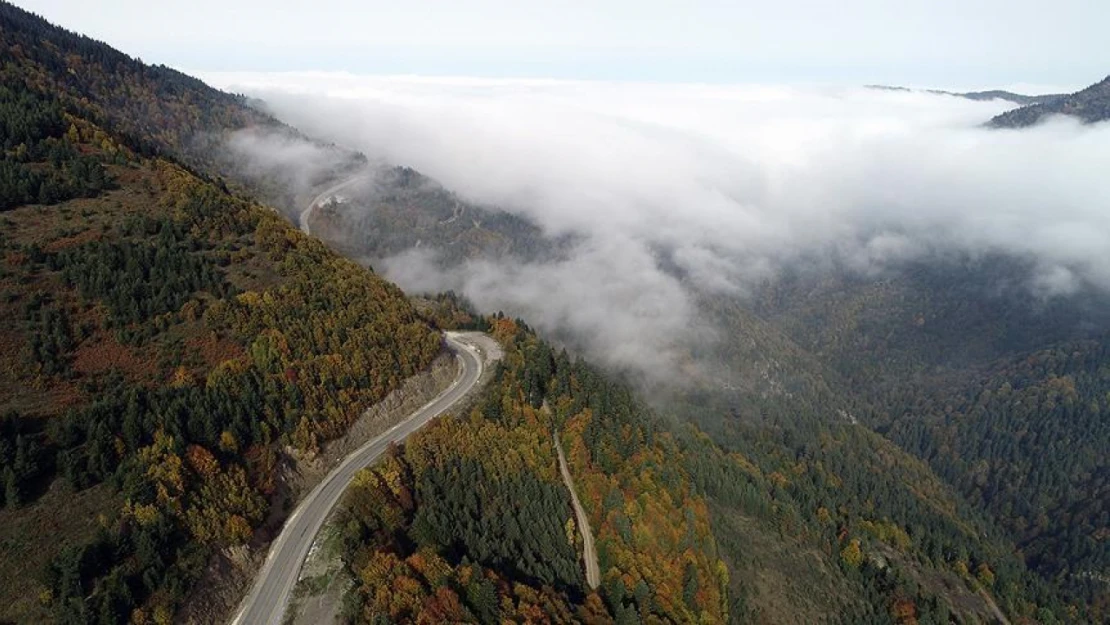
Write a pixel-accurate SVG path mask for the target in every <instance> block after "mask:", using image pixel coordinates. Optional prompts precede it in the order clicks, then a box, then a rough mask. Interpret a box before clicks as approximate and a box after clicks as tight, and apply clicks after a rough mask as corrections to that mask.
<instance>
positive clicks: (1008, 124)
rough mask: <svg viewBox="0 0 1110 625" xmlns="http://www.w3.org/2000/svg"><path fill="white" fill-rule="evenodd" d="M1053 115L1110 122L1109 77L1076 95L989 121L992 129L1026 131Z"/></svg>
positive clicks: (1013, 111) (1086, 121)
mask: <svg viewBox="0 0 1110 625" xmlns="http://www.w3.org/2000/svg"><path fill="white" fill-rule="evenodd" d="M1050 115H1069V116H1071V117H1075V118H1077V119H1079V120H1080V121H1082V122H1084V123H1087V124H1093V123H1095V122H1101V121H1105V120H1107V119H1110V76H1107V77H1106V78H1104V79H1103V80H1101V81H1099V82H1097V83H1095V84H1093V85H1091V86H1090V87H1087V88H1086V89H1083V90H1081V91H1076V92H1075V93H1072V94H1069V95H1065V96H1061V97H1059V98H1056V99H1053V100H1050V101H1048V102H1039V103H1036V104H1031V105H1029V106H1023V107H1022V108H1019V109H1014V110H1012V111H1007V112H1005V113H1002V114H1001V115H998V116H996V117H994V118H993V119H991V120H990V122H989V123H988V125H989V126H991V127H992V128H1025V127H1028V126H1033V125H1035V124H1037V123H1038V122H1040V121H1041V120H1043V119H1044V118H1045V117H1048V116H1050Z"/></svg>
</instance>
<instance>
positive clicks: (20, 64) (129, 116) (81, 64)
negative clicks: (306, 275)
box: [0, 0, 365, 214]
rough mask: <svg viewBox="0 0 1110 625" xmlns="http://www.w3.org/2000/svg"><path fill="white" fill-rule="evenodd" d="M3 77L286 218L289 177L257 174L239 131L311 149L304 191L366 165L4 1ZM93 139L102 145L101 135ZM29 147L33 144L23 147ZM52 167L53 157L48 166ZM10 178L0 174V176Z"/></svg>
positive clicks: (292, 191)
mask: <svg viewBox="0 0 1110 625" xmlns="http://www.w3.org/2000/svg"><path fill="white" fill-rule="evenodd" d="M0 68H2V69H0V73H2V76H3V77H4V80H5V81H7V80H12V81H15V82H16V83H19V84H23V85H26V86H27V87H29V88H31V89H32V90H33V91H35V92H36V93H43V94H49V96H50V98H51V99H54V100H56V101H57V102H58V103H59V104H61V105H63V106H64V107H65V108H66V110H68V111H69V112H71V113H73V114H76V115H79V116H81V117H82V118H84V119H86V120H88V121H90V122H91V123H94V124H96V125H97V127H98V128H100V129H101V130H103V131H106V132H109V133H111V134H112V136H114V137H116V139H117V140H118V142H121V143H123V144H125V145H126V146H127V147H128V149H130V150H132V151H134V152H135V153H137V154H139V155H142V156H157V155H161V156H169V157H172V158H174V159H175V160H177V161H179V162H181V163H183V164H184V165H186V166H188V167H190V168H192V169H195V170H198V171H200V172H203V173H204V174H206V175H208V176H209V177H212V178H213V179H216V180H218V183H219V184H221V185H224V184H230V185H231V186H233V187H234V188H236V189H239V190H243V191H246V192H248V193H250V194H252V195H256V196H258V197H260V198H262V199H264V200H265V201H267V202H269V203H272V204H273V205H274V206H276V207H277V208H278V209H279V210H283V211H289V214H292V213H293V212H294V211H296V210H299V207H298V204H297V202H299V201H301V200H303V199H304V198H303V197H301V196H300V195H298V192H300V193H305V192H307V189H299V188H297V185H292V184H290V178H291V176H290V172H289V171H285V170H279V171H270V170H267V169H259V168H257V167H255V166H254V165H253V164H252V163H249V162H246V160H245V159H244V158H243V157H242V155H241V154H237V153H236V152H234V151H232V150H229V149H228V141H229V139H230V138H231V137H232V136H235V133H242V132H253V133H256V134H262V135H264V136H266V137H269V138H270V140H271V141H274V142H277V143H278V144H280V143H281V142H283V141H296V142H298V143H300V144H305V145H313V146H314V149H315V150H316V157H317V159H318V160H322V161H326V162H327V164H328V165H327V166H326V167H325V166H324V165H323V164H322V163H317V167H318V168H319V170H318V171H317V173H316V176H315V177H313V178H312V179H309V180H305V181H303V183H304V184H307V185H316V184H324V183H326V182H327V181H328V180H330V179H331V178H332V177H333V176H337V175H341V174H342V172H346V171H348V170H350V169H351V168H357V167H362V166H364V165H365V157H363V156H362V155H361V154H358V153H355V152H353V151H350V150H344V149H340V148H337V147H336V146H333V145H328V144H323V143H319V142H314V141H312V140H311V139H309V138H307V137H305V136H304V135H302V134H301V133H299V132H297V130H295V129H293V128H291V127H289V126H287V125H285V124H282V123H281V122H279V121H278V120H276V119H274V118H273V117H271V116H270V115H269V114H267V113H265V112H263V111H260V110H259V109H257V108H255V107H253V106H251V105H250V103H249V102H248V101H247V99H246V98H244V97H243V96H240V95H234V94H229V93H224V92H223V91H220V90H218V89H213V88H212V87H209V86H208V85H206V84H204V83H203V82H201V81H200V80H197V79H196V78H193V77H192V76H188V75H186V74H183V73H181V72H179V71H177V70H175V69H172V68H169V67H166V66H164V65H148V64H146V63H144V62H143V61H141V60H139V59H136V58H132V57H130V56H128V55H126V54H124V53H123V52H120V51H119V50H116V49H114V48H112V47H110V46H108V45H106V44H104V43H102V42H100V41H96V40H94V39H90V38H88V37H86V36H84V35H80V34H78V33H73V32H70V31H68V30H66V29H64V28H60V27H58V26H55V25H53V24H50V23H49V22H47V21H45V20H43V19H41V18H39V17H38V16H36V15H34V14H31V13H28V12H26V11H23V10H21V9H19V8H18V7H15V6H13V5H11V4H9V3H7V2H4V1H2V0H0ZM97 141H99V139H97ZM27 147H28V148H29V149H30V148H31V147H32V146H31V145H30V144H28V146H27ZM52 162H53V161H52ZM5 177H6V176H5V174H4V173H3V172H0V180H2V179H4V178H5Z"/></svg>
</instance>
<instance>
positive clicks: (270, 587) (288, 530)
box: [232, 332, 500, 625]
mask: <svg viewBox="0 0 1110 625" xmlns="http://www.w3.org/2000/svg"><path fill="white" fill-rule="evenodd" d="M446 340H447V345H448V346H449V347H450V349H451V350H452V351H453V352H455V356H456V358H457V359H458V361H459V374H458V376H457V377H456V378H455V381H454V382H452V383H451V386H449V387H448V388H447V390H445V391H443V392H442V393H440V395H439V396H438V397H436V398H435V399H433V400H432V401H430V402H428V403H427V404H425V405H424V407H422V408H420V409H419V410H417V411H416V412H414V413H413V414H412V415H410V416H409V417H408V418H406V419H405V420H404V421H402V422H400V423H398V424H397V425H395V426H393V427H392V428H391V429H389V430H388V431H387V432H385V433H384V434H382V435H380V436H378V437H377V438H375V439H373V440H371V441H369V442H368V443H366V444H365V445H363V446H362V447H360V448H358V449H357V450H355V451H354V452H352V453H351V454H350V455H349V456H347V458H345V459H344V460H343V463H342V464H340V465H339V466H338V467H336V468H335V469H334V470H333V471H332V472H331V473H329V474H328V475H327V476H326V477H325V478H324V479H323V481H321V482H320V483H319V484H318V485H317V486H316V488H314V489H312V492H310V493H309V494H308V495H307V496H305V498H304V499H303V500H302V501H301V503H300V504H299V505H298V506H297V509H296V510H294V511H293V514H291V515H289V519H288V520H286V522H285V527H283V528H282V530H281V534H280V535H279V536H278V537H277V539H276V540H274V542H273V543H272V544H271V545H270V554H269V556H268V557H267V558H266V563H265V564H264V565H263V567H262V570H261V571H260V572H259V574H258V578H257V579H256V580H255V583H254V587H253V588H252V589H251V592H250V594H248V595H247V596H246V598H245V599H244V600H243V603H242V605H241V606H240V608H239V612H238V614H237V615H236V617H235V619H234V620H233V621H232V623H233V624H234V625H280V623H281V622H282V618H283V616H284V614H285V608H286V605H287V604H288V603H289V596H290V594H291V593H292V591H293V586H294V585H296V583H297V578H298V577H299V575H300V571H301V565H302V564H303V563H304V560H305V557H306V556H307V555H308V552H309V549H310V548H311V547H312V543H313V541H315V539H316V534H317V533H318V532H319V531H320V528H321V527H322V526H323V525H324V521H325V520H326V519H327V517H328V515H329V514H330V513H331V511H332V510H333V509H334V508H335V506H336V504H338V503H339V500H340V498H341V497H342V495H343V491H345V490H346V489H347V486H348V485H349V484H350V482H351V479H352V478H354V476H355V473H357V472H358V471H359V470H360V469H362V468H364V467H366V466H367V465H369V464H371V463H373V462H374V461H375V460H377V459H378V457H379V456H381V454H382V452H384V451H385V450H386V449H387V448H388V447H389V444H390V443H394V442H399V441H402V440H404V439H405V438H407V437H408V436H409V435H410V434H412V433H413V432H415V431H416V430H418V429H420V428H421V427H422V426H423V425H425V424H426V423H428V422H429V421H431V420H432V419H433V418H434V417H436V416H438V415H440V414H442V413H443V412H445V411H446V410H448V409H449V408H451V407H452V406H454V405H455V404H456V403H457V402H458V401H459V400H461V399H462V398H463V397H464V396H465V395H466V394H467V392H469V391H470V390H471V389H472V388H474V386H475V385H476V384H477V383H478V380H479V379H480V378H481V377H482V372H483V370H484V368H485V364H486V359H487V358H496V357H497V355H498V354H499V353H500V350H499V348H498V346H497V344H496V343H495V342H494V341H493V339H491V338H490V337H488V336H486V335H484V334H481V333H477V332H466V333H459V332H448V333H447V334H446Z"/></svg>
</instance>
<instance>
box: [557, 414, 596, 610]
mask: <svg viewBox="0 0 1110 625" xmlns="http://www.w3.org/2000/svg"><path fill="white" fill-rule="evenodd" d="M555 451H557V452H558V453H559V473H561V474H562V475H563V483H564V484H566V487H567V490H569V491H570V503H571V506H573V507H574V516H575V517H577V518H578V529H579V530H581V532H582V560H584V561H585V563H586V583H587V584H589V586H590V588H593V589H595V590H596V589H597V587H598V586H600V585H601V568H600V567H599V566H598V565H597V549H596V548H594V533H593V531H592V530H590V520H589V519H587V518H586V510H585V509H584V508H582V504H581V503H580V502H579V501H578V493H577V492H576V491H575V490H574V480H573V479H572V478H571V477H570V467H568V466H567V457H566V456H565V455H563V445H562V444H561V443H560V442H559V433H558V432H556V433H555Z"/></svg>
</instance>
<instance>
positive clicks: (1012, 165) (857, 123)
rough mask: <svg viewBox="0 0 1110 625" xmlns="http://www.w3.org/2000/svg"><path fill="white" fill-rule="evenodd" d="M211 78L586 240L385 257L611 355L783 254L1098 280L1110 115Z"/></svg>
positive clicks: (619, 91) (424, 83)
mask: <svg viewBox="0 0 1110 625" xmlns="http://www.w3.org/2000/svg"><path fill="white" fill-rule="evenodd" d="M208 78H209V79H210V80H214V81H215V82H217V83H218V84H222V85H223V86H232V87H233V88H236V89H238V90H241V91H247V92H248V93H251V94H252V95H257V96H260V97H262V98H264V99H265V100H266V101H267V102H268V103H269V104H270V106H271V107H272V109H273V110H274V111H275V112H276V113H277V115H278V116H279V117H281V118H282V119H284V120H286V121H288V122H289V123H291V124H293V125H295V126H297V127H299V128H301V129H302V130H304V131H305V132H307V133H308V134H310V135H315V136H319V137H322V138H324V139H327V140H330V141H335V142H336V143H339V144H345V145H350V146H352V147H356V148H358V149H360V150H362V151H364V152H365V153H366V154H367V155H368V156H370V157H371V159H372V160H375V159H383V160H385V161H388V162H393V163H398V164H404V165H409V166H412V167H414V168H416V169H418V170H420V171H422V172H424V173H426V174H427V175H429V176H431V177H433V178H436V179H438V180H439V181H440V182H442V183H443V184H444V186H446V187H447V188H449V189H451V190H453V191H456V192H457V193H459V194H460V195H462V196H464V197H466V198H468V199H470V200H473V201H476V202H479V203H483V204H490V205H495V206H499V207H502V208H504V209H506V210H510V211H512V212H516V213H519V214H521V215H524V216H527V217H528V218H530V219H531V220H533V221H534V222H535V223H537V224H539V225H540V226H541V227H542V228H543V229H544V230H545V231H547V232H549V233H551V234H553V235H557V234H566V233H573V234H576V235H579V238H578V239H577V240H579V241H580V244H579V247H578V248H577V250H576V253H575V254H574V255H572V257H571V258H570V259H569V260H567V261H564V262H560V263H556V264H550V265H542V266H541V265H524V266H520V265H515V266H508V265H505V266H499V265H496V264H492V263H490V262H480V263H473V264H471V265H470V266H467V267H462V268H459V269H458V270H456V271H454V272H450V273H449V274H447V275H430V274H429V271H430V269H429V267H430V265H429V264H428V263H426V262H422V260H426V258H424V256H423V255H410V256H408V257H405V258H403V259H393V260H391V261H390V262H387V263H386V264H384V265H383V267H385V268H386V269H387V274H388V275H389V276H390V277H392V278H394V279H397V280H398V281H399V282H400V283H401V284H402V286H408V287H410V288H411V287H418V288H419V287H421V286H437V287H442V286H453V287H455V288H459V289H460V290H463V291H464V292H466V293H468V294H469V295H470V296H471V297H472V298H473V299H474V300H475V301H476V302H477V303H478V304H479V305H482V306H486V307H490V308H506V309H508V310H514V311H519V312H521V313H524V314H527V315H528V317H529V319H530V320H533V321H535V322H536V323H537V325H540V326H541V327H544V328H546V329H548V330H562V331H569V332H570V333H571V334H572V335H575V336H578V337H579V338H582V339H584V340H585V342H586V343H587V344H590V345H593V346H594V347H595V350H596V352H597V353H595V355H599V356H602V357H605V358H606V359H607V360H608V361H609V362H611V363H616V364H626V365H627V364H635V363H636V362H638V361H639V360H641V359H643V358H645V355H644V352H654V351H656V350H659V349H662V350H664V351H666V350H667V349H668V348H669V347H670V346H671V345H672V344H673V342H671V341H670V340H669V339H663V338H659V337H676V336H678V337H681V336H682V332H683V330H684V329H685V328H689V327H690V326H691V320H692V318H693V314H694V313H693V304H692V303H691V302H692V298H691V293H692V292H693V291H703V292H704V291H709V292H724V293H736V294H741V295H742V294H744V293H745V292H746V291H747V290H748V289H749V288H750V287H751V286H753V285H755V284H758V283H759V282H760V281H762V280H764V279H766V278H768V277H773V276H774V274H775V273H776V272H777V271H778V270H780V269H781V268H782V267H784V266H787V265H789V264H796V263H803V262H804V263H816V264H818V265H820V264H821V263H826V262H829V261H830V259H833V258H835V259H837V261H838V262H840V263H842V264H847V265H848V266H850V267H853V268H854V269H856V270H858V271H861V272H873V271H882V270H884V269H886V268H889V267H892V266H896V265H897V263H898V262H901V261H904V260H908V259H916V258H921V257H923V256H930V255H942V256H943V255H953V254H961V255H963V254H970V255H979V254H985V253H1002V254H1010V255H1015V256H1018V257H1021V258H1023V259H1026V260H1028V261H1031V262H1032V264H1033V266H1035V267H1036V269H1035V274H1034V275H1032V276H1030V280H1029V283H1028V284H1029V287H1030V289H1031V290H1033V291H1034V292H1035V293H1036V294H1038V295H1040V296H1053V295H1061V294H1067V293H1071V292H1074V291H1075V290H1077V289H1081V288H1086V287H1091V288H1098V289H1110V176H1107V175H1106V173H1105V164H1106V163H1110V125H1108V124H1103V125H1097V126H1080V125H1077V124H1075V123H1073V122H1071V121H1069V120H1066V119H1056V120H1051V121H1050V122H1049V123H1047V124H1045V125H1042V126H1040V127H1036V128H1032V129H1028V130H1024V131H989V130H985V129H982V128H981V127H979V124H981V123H982V122H983V121H985V120H987V119H989V118H990V117H991V116H992V115H994V114H997V113H999V112H1001V111H1003V110H1005V109H1006V108H1009V107H1010V105H1009V104H1007V103H1002V102H975V101H970V100H964V99H961V98H956V97H952V96H944V95H933V94H926V93H909V92H888V91H876V90H870V89H863V88H831V87H805V88H803V87H786V86H708V85H657V84H617V83H578V82H556V81H525V80H520V81H507V80H496V81H494V80H478V79H473V80H471V79H419V78H365V77H356V76H350V75H336V74H271V75H258V76H243V75H239V76H209V77H208ZM664 265H666V266H668V267H669V268H670V270H667V271H665V270H664V269H662V266H664ZM679 276H681V278H680V277H679Z"/></svg>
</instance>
